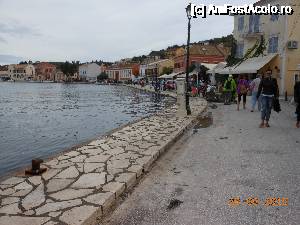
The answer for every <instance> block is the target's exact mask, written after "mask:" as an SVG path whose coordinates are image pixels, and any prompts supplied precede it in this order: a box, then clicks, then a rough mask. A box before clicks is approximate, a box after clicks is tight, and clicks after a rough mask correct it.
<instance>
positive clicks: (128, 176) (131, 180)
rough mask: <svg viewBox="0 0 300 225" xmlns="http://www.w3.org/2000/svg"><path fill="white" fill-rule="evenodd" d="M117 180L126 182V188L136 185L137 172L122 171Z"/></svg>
mask: <svg viewBox="0 0 300 225" xmlns="http://www.w3.org/2000/svg"><path fill="white" fill-rule="evenodd" d="M116 181H118V182H120V183H125V184H126V188H127V189H130V188H131V187H133V186H134V185H135V182H136V174H135V173H121V174H119V175H118V176H117V177H116Z"/></svg>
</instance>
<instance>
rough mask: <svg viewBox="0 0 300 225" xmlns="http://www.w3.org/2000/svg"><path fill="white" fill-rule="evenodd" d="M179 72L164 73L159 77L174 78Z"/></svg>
mask: <svg viewBox="0 0 300 225" xmlns="http://www.w3.org/2000/svg"><path fill="white" fill-rule="evenodd" d="M177 74H178V73H171V74H164V75H161V76H160V77H158V79H173V78H174V77H175V76H176V75H177Z"/></svg>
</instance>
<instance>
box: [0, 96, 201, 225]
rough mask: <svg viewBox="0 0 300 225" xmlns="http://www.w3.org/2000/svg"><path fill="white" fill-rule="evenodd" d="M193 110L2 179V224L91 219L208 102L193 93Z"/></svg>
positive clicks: (154, 119) (172, 111)
mask: <svg viewBox="0 0 300 225" xmlns="http://www.w3.org/2000/svg"><path fill="white" fill-rule="evenodd" d="M191 107H192V112H196V113H195V115H192V116H190V117H184V118H179V117H177V116H176V107H171V108H169V109H166V110H165V111H163V112H160V113H157V114H156V115H153V116H151V117H147V118H144V119H142V120H140V121H138V122H136V123H133V124H130V125H128V126H126V127H124V128H121V129H120V130H118V131H116V132H114V133H112V134H111V135H108V136H105V137H103V138H100V139H98V140H95V141H92V142H91V143H89V144H87V145H86V146H82V147H79V148H77V149H75V150H72V151H70V152H68V153H64V154H63V155H60V156H58V157H56V158H54V159H52V160H50V161H48V162H45V163H43V164H42V167H47V168H48V170H47V171H46V172H45V173H44V174H43V175H42V176H33V177H11V178H9V179H6V180H4V181H2V182H1V183H0V225H2V224H5V225H15V224H16V225H19V224H22V225H27V224H30V225H56V224H64V225H65V224H68V225H77V224H78V225H79V224H84V223H85V224H88V225H90V224H95V223H96V221H98V219H99V217H101V215H102V214H103V213H105V212H107V211H108V210H110V207H111V206H112V205H113V204H114V203H115V202H116V200H117V198H118V197H119V196H120V195H121V194H122V193H124V191H126V190H129V189H131V188H132V187H133V186H134V185H135V184H136V183H137V179H138V178H139V177H141V176H142V175H143V172H144V171H146V172H147V171H149V170H150V168H151V166H152V165H153V163H154V162H155V160H156V159H157V158H158V157H159V156H160V155H161V154H162V153H163V152H164V151H165V150H166V149H167V148H168V147H169V146H170V145H171V144H172V143H173V142H174V141H175V140H176V139H177V138H178V137H179V136H180V135H181V134H182V133H183V132H184V130H185V129H186V128H187V127H188V126H191V125H192V124H193V121H196V117H197V115H198V114H199V113H200V112H202V111H203V110H204V109H205V108H206V102H204V101H202V100H199V99H196V100H194V99H193V98H191Z"/></svg>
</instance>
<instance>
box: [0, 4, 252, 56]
mask: <svg viewBox="0 0 300 225" xmlns="http://www.w3.org/2000/svg"><path fill="white" fill-rule="evenodd" d="M253 1H255V0H247V1H243V3H246V2H248V3H251V2H253ZM189 2H190V0H172V1H170V0H151V1H150V0H110V1H107V0H85V1H74V0H43V1H41V0H27V1H20V0H0V5H1V7H0V49H1V54H7V55H16V56H23V57H24V58H25V60H28V59H31V60H33V61H36V60H40V61H65V60H69V61H70V60H80V61H87V60H93V59H103V60H111V61H113V60H119V59H120V58H125V57H126V58H127V57H132V56H135V55H141V54H148V53H149V52H150V51H151V50H160V49H163V48H166V47H168V46H170V45H174V44H184V43H185V42H186V38H187V18H186V12H185V7H186V6H187V4H188V3H189ZM192 2H194V3H195V4H197V3H199V2H200V1H198V0H197V1H196V0H194V1H192ZM211 2H212V1H211V0H203V1H201V3H204V4H210V3H211ZM214 3H215V4H218V5H223V4H225V3H232V4H240V3H241V1H240V0H215V1H214ZM232 30H233V17H230V16H223V17H222V16H212V17H210V18H207V19H205V20H203V19H195V20H193V21H192V30H191V41H201V40H206V39H209V38H214V37H220V36H223V35H227V34H230V33H232Z"/></svg>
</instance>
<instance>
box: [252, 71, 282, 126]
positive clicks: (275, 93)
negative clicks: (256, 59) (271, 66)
mask: <svg viewBox="0 0 300 225" xmlns="http://www.w3.org/2000/svg"><path fill="white" fill-rule="evenodd" d="M260 95H262V97H261V104H262V111H261V124H260V125H259V127H260V128H264V127H270V125H269V120H270V116H271V110H272V106H273V101H274V98H275V99H278V97H279V89H278V84H277V80H276V79H275V78H272V70H268V71H267V73H266V77H265V78H264V79H262V81H261V82H260V84H259V87H258V92H257V96H256V98H257V99H258V98H259V97H260Z"/></svg>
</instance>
